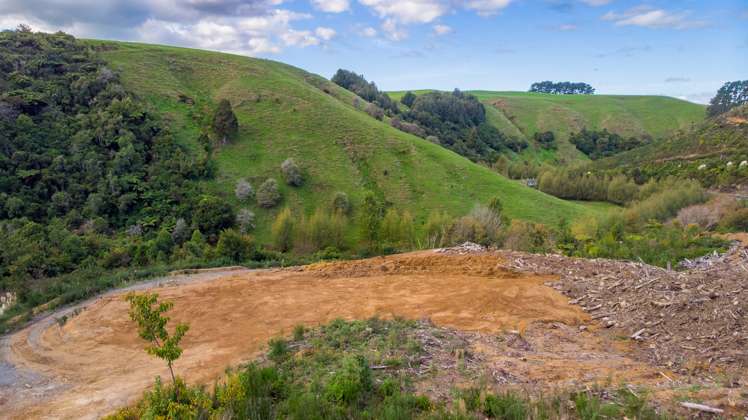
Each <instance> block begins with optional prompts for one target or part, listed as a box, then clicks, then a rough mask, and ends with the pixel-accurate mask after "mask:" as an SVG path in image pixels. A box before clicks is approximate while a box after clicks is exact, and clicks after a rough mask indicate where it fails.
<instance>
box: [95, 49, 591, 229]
mask: <svg viewBox="0 0 748 420" xmlns="http://www.w3.org/2000/svg"><path fill="white" fill-rule="evenodd" d="M89 42H91V43H93V44H95V45H96V46H97V48H98V50H100V52H101V56H102V57H103V58H104V59H105V60H106V61H107V62H108V65H110V66H111V67H112V68H113V69H114V70H116V71H117V72H119V73H120V74H121V79H122V82H123V84H124V85H125V86H126V87H127V88H128V89H130V90H132V91H134V92H135V93H136V94H138V95H140V96H141V97H142V98H144V99H146V100H147V101H148V102H150V103H151V104H153V105H154V106H155V107H156V108H157V109H158V110H159V111H161V112H162V113H163V114H164V115H166V117H167V118H168V119H169V126H170V127H171V130H172V131H173V132H174V134H175V135H176V137H177V139H179V140H180V141H181V142H182V143H183V144H185V145H187V146H189V147H191V148H192V149H193V150H195V151H196V152H197V153H200V152H199V150H200V147H199V145H198V143H197V140H196V139H198V138H199V134H200V133H199V128H198V125H197V123H196V122H195V121H196V118H200V113H201V112H202V111H201V109H203V107H208V108H210V107H213V106H214V104H216V103H217V102H218V101H219V100H221V99H224V98H225V99H228V100H229V101H230V102H231V104H232V106H233V108H234V111H235V113H236V115H237V118H238V120H239V124H240V131H239V135H238V138H237V139H236V141H234V142H233V143H231V144H229V145H226V146H223V147H221V148H220V149H219V150H218V152H217V156H216V161H217V166H218V175H217V177H216V179H215V180H211V181H206V185H205V187H206V188H207V189H208V190H209V191H212V192H214V193H216V194H218V195H219V196H221V197H223V198H224V199H225V200H227V201H228V202H230V203H231V204H233V205H235V206H236V207H239V205H240V204H239V203H238V202H237V201H236V199H235V197H234V194H233V191H234V186H235V183H236V181H237V179H239V178H246V179H248V180H249V181H250V182H251V183H252V185H253V186H254V187H255V188H257V186H258V185H259V184H260V183H261V182H263V181H264V180H265V179H266V178H268V177H275V178H277V179H279V180H280V179H281V176H280V175H281V174H280V170H279V168H280V164H281V162H283V161H284V160H285V159H286V158H288V157H292V158H294V159H295V161H296V162H297V163H298V164H299V165H300V166H301V168H302V171H303V173H304V175H305V177H306V179H307V181H308V182H306V183H305V184H304V186H302V187H300V188H293V187H289V186H285V185H282V187H281V188H282V192H283V195H284V202H283V203H282V204H281V206H279V208H276V209H271V210H265V209H261V208H256V206H254V205H251V206H250V208H251V209H252V210H253V211H255V212H256V213H257V217H258V221H257V222H258V223H257V225H258V231H257V232H255V234H256V236H257V237H258V238H259V239H260V240H261V241H263V240H267V239H268V237H269V226H270V224H271V221H272V218H273V217H274V216H275V214H276V213H277V212H278V211H279V209H280V208H282V207H284V206H290V207H292V208H295V209H297V210H303V211H305V212H307V213H310V212H312V211H313V209H314V208H316V207H320V206H329V203H330V202H331V200H332V198H333V196H334V194H335V193H336V192H337V191H343V192H345V193H347V194H348V195H349V196H350V197H351V199H352V201H353V204H354V208H355V206H356V205H358V204H359V203H360V202H361V199H362V197H363V195H364V193H365V192H366V191H367V190H371V191H373V192H375V193H376V194H377V195H378V196H380V197H381V198H382V199H383V200H385V201H387V202H389V203H391V204H392V205H394V206H396V207H397V208H399V209H407V210H409V211H410V212H411V213H412V214H414V215H415V216H416V220H420V221H423V220H424V219H425V218H426V216H427V215H428V213H429V212H430V211H432V210H444V211H446V212H447V213H449V214H451V215H453V216H457V215H461V214H465V213H467V212H468V211H469V210H470V209H471V208H472V207H473V206H474V205H475V204H476V203H479V202H487V201H488V200H489V199H490V198H491V197H493V196H498V197H500V198H501V199H502V201H503V202H504V207H505V209H506V211H507V213H508V214H509V215H510V216H511V217H516V218H523V219H528V220H532V221H537V222H544V223H550V224H553V223H556V222H557V221H558V220H560V219H561V218H562V217H563V218H567V219H575V218H579V217H588V216H589V215H591V214H593V213H596V212H597V211H598V210H597V209H596V208H595V207H587V206H585V205H582V204H578V203H572V202H567V201H563V200H560V199H557V198H555V197H552V196H549V195H546V194H543V193H541V192H539V191H537V190H534V189H530V188H527V187H525V186H523V185H521V184H519V183H517V182H514V181H511V180H508V179H506V178H504V177H502V176H500V175H498V174H496V173H495V172H493V171H491V170H490V169H488V168H485V167H483V166H479V165H476V164H474V163H472V162H470V161H469V160H467V159H465V158H463V157H461V156H459V155H457V154H455V153H453V152H450V151H448V150H446V149H444V148H443V147H441V146H438V145H435V144H432V143H430V142H428V141H426V140H423V139H421V138H418V137H415V136H412V135H410V134H406V133H404V132H401V131H399V130H396V129H394V128H392V127H390V126H389V125H388V124H386V123H383V122H381V121H378V120H376V119H374V118H372V117H370V116H369V115H368V114H366V112H365V111H364V110H363V108H364V107H363V106H362V104H360V103H359V104H358V106H356V103H357V102H360V101H358V100H356V97H355V96H354V95H353V94H352V93H350V92H348V91H346V90H345V89H342V88H340V87H339V86H337V85H335V84H333V83H331V82H329V81H328V80H326V79H324V78H322V77H320V76H317V75H313V74H310V73H307V72H305V71H303V70H301V69H298V68H295V67H291V66H288V65H286V64H282V63H278V62H274V61H269V60H261V59H253V58H247V57H242V56H236V55H229V54H221V53H215V52H207V51H199V50H193V49H184V48H174V47H165V46H155V45H144V44H135V43H119V42H104V41H89ZM494 117H495V118H500V115H498V114H497V115H495V116H494Z"/></svg>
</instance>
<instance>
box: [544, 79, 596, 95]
mask: <svg viewBox="0 0 748 420" xmlns="http://www.w3.org/2000/svg"><path fill="white" fill-rule="evenodd" d="M530 92H537V93H551V94H554V95H592V94H594V93H595V88H593V87H592V86H590V85H588V84H587V83H582V82H551V81H550V80H546V81H544V82H535V83H533V84H532V85H531V86H530Z"/></svg>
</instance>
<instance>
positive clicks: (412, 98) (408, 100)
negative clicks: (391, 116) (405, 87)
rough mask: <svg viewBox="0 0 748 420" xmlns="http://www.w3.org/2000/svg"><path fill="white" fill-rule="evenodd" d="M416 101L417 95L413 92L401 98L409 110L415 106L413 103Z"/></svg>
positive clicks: (406, 93)
mask: <svg viewBox="0 0 748 420" xmlns="http://www.w3.org/2000/svg"><path fill="white" fill-rule="evenodd" d="M415 101H416V95H415V94H414V93H413V92H411V91H408V92H405V95H403V97H402V98H400V102H402V103H403V105H405V106H407V107H408V108H410V107H411V106H413V102H415Z"/></svg>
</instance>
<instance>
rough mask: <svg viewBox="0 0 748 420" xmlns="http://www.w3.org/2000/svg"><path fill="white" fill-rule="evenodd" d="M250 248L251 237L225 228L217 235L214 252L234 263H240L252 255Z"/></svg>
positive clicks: (251, 246)
mask: <svg viewBox="0 0 748 420" xmlns="http://www.w3.org/2000/svg"><path fill="white" fill-rule="evenodd" d="M252 248H253V244H252V238H250V237H249V236H247V235H242V234H240V233H239V232H237V231H235V230H233V229H226V230H224V231H223V232H221V236H219V237H218V244H217V245H216V253H218V255H219V256H221V257H224V258H228V259H230V260H231V261H233V262H235V263H240V262H242V261H245V260H247V259H248V258H250V257H251V256H252Z"/></svg>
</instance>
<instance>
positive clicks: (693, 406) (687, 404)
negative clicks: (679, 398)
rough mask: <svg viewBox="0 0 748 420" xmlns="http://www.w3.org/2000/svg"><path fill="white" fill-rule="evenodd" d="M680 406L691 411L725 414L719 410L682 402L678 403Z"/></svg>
mask: <svg viewBox="0 0 748 420" xmlns="http://www.w3.org/2000/svg"><path fill="white" fill-rule="evenodd" d="M680 405H681V406H683V407H685V408H690V409H691V410H698V411H703V412H705V413H713V414H722V413H724V412H725V410H723V409H721V408H714V407H709V406H708V405H704V404H696V403H692V402H682V403H680Z"/></svg>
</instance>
